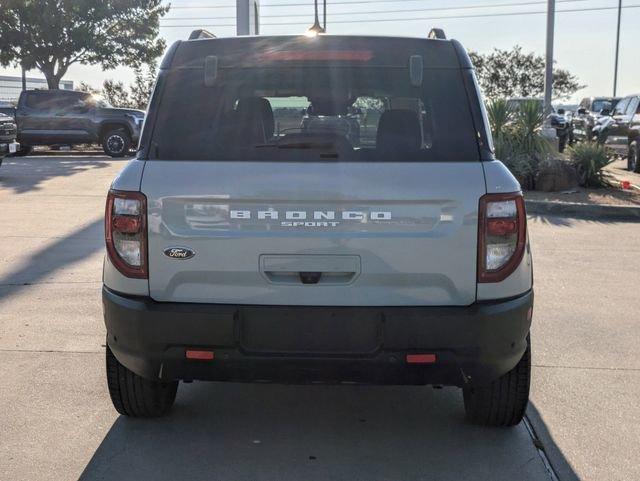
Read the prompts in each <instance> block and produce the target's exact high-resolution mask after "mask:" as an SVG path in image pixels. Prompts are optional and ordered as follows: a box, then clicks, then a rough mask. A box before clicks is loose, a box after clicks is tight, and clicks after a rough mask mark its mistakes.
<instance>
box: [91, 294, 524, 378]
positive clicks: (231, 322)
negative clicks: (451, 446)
mask: <svg viewBox="0 0 640 481" xmlns="http://www.w3.org/2000/svg"><path fill="white" fill-rule="evenodd" d="M102 298H103V306H104V319H105V324H106V327H107V342H108V344H109V347H110V348H111V350H112V351H113V353H114V355H115V356H116V358H117V359H118V360H119V361H120V362H121V363H122V364H124V365H125V366H126V367H128V368H129V369H131V370H132V371H134V372H135V373H137V374H139V375H140V376H143V377H147V378H150V379H158V378H161V379H163V380H171V379H184V380H193V379H202V380H222V381H274V382H286V383H289V382H293V383H305V382H364V383H374V384H445V385H457V386H461V385H463V384H465V383H469V382H471V383H477V384H481V383H482V384H484V383H486V382H490V381H492V380H494V379H496V378H498V377H499V376H501V375H502V374H504V373H505V372H507V371H509V370H510V369H511V368H513V367H514V366H515V365H516V363H517V362H518V361H519V359H520V358H521V357H522V354H523V352H524V350H525V347H526V337H527V334H528V332H529V328H530V324H531V322H530V309H531V307H532V305H533V291H529V292H527V293H525V294H523V295H521V296H519V297H517V298H515V299H507V300H499V301H493V302H482V303H476V304H472V305H471V306H466V307H457V306H455V307H431V306H425V307H413V306H402V307H342V306H339V307H326V306H255V305H228V304H182V303H161V302H156V301H154V300H152V299H150V298H147V297H133V296H126V295H123V294H119V293H115V292H113V291H111V290H109V289H108V288H106V287H105V288H103V291H102ZM187 348H199V349H207V350H213V351H215V360H213V361H210V362H204V361H193V360H187V359H186V358H185V351H186V349H187ZM408 353H433V354H436V356H437V362H436V363H435V364H431V365H410V364H407V363H406V362H405V357H406V354H408Z"/></svg>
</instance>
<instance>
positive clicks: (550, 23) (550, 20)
mask: <svg viewBox="0 0 640 481" xmlns="http://www.w3.org/2000/svg"><path fill="white" fill-rule="evenodd" d="M555 16H556V0H548V2H547V56H546V64H545V73H544V114H545V117H546V116H547V115H549V114H550V113H551V99H552V97H553V34H554V28H555V25H554V24H555Z"/></svg>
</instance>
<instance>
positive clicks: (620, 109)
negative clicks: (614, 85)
mask: <svg viewBox="0 0 640 481" xmlns="http://www.w3.org/2000/svg"><path fill="white" fill-rule="evenodd" d="M630 101H631V98H629V97H627V98H624V99H622V100H621V101H620V102H618V104H617V105H616V108H615V109H614V111H613V114H614V115H623V114H624V112H625V111H626V110H627V107H628V106H629V102H630Z"/></svg>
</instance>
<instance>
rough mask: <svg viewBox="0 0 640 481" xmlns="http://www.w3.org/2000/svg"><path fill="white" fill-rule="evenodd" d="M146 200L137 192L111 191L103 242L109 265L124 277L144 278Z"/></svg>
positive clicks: (108, 199) (145, 271) (145, 269)
mask: <svg viewBox="0 0 640 481" xmlns="http://www.w3.org/2000/svg"><path fill="white" fill-rule="evenodd" d="M146 218H147V198H146V197H145V196H144V194H141V193H140V192H124V191H118V190H110V191H109V195H108V196H107V207H106V211H105V217H104V221H105V229H104V231H105V239H106V242H107V253H108V255H109V259H110V260H111V263H112V264H113V265H114V266H115V267H116V269H118V270H119V271H120V272H121V273H122V274H123V275H125V276H127V277H135V278H138V279H147V278H148V274H147V222H146Z"/></svg>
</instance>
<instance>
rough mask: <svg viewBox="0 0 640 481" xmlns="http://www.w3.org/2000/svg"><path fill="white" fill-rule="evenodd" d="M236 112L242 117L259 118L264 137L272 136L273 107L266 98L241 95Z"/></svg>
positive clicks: (273, 126)
mask: <svg viewBox="0 0 640 481" xmlns="http://www.w3.org/2000/svg"><path fill="white" fill-rule="evenodd" d="M236 112H238V114H239V115H240V117H241V118H243V119H247V118H251V117H253V118H254V119H256V120H257V119H260V120H261V121H262V125H263V128H264V133H265V136H266V138H267V139H270V138H271V137H273V132H274V131H275V120H274V118H273V109H272V108H271V104H270V103H269V101H268V100H267V99H265V98H262V97H243V98H241V99H239V100H238V105H237V107H236Z"/></svg>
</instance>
